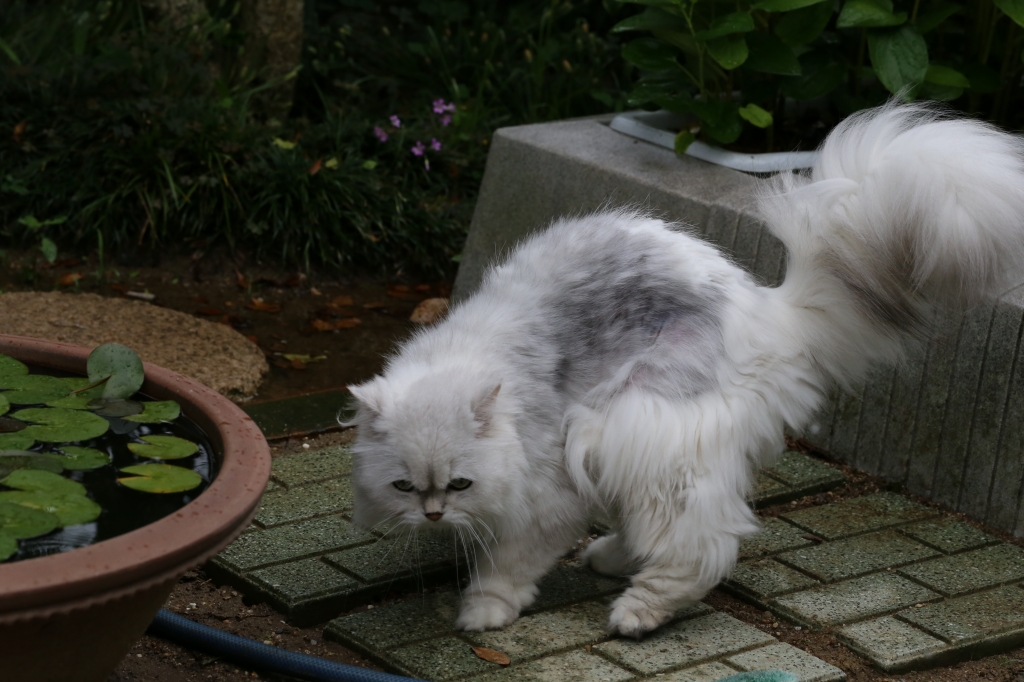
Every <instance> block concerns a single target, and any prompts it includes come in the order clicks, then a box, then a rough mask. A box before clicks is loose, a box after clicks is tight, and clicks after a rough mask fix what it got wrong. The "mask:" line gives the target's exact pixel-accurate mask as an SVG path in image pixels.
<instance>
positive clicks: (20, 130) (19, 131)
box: [11, 121, 28, 144]
mask: <svg viewBox="0 0 1024 682" xmlns="http://www.w3.org/2000/svg"><path fill="white" fill-rule="evenodd" d="M27 128H28V121H22V122H21V123H19V124H18V125H16V126H14V132H13V133H12V134H11V139H12V140H14V141H15V142H17V143H19V144H20V143H21V136H22V135H24V134H25V130H26V129H27Z"/></svg>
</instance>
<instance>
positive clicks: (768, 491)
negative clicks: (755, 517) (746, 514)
mask: <svg viewBox="0 0 1024 682" xmlns="http://www.w3.org/2000/svg"><path fill="white" fill-rule="evenodd" d="M792 494H793V489H792V488H790V487H789V486H788V485H786V484H785V483H783V482H782V481H777V480H775V479H774V478H772V477H771V476H769V475H768V474H767V473H766V472H764V471H762V472H761V473H760V474H758V476H757V478H756V479H754V489H753V490H751V491H750V501H751V502H752V503H753V505H754V507H755V508H758V509H759V508H761V507H768V506H771V505H773V504H782V503H783V502H786V501H787V500H791V499H793V497H792Z"/></svg>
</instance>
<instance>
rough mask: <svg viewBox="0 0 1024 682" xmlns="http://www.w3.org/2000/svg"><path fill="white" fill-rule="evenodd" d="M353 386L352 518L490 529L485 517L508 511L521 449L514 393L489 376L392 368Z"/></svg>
mask: <svg viewBox="0 0 1024 682" xmlns="http://www.w3.org/2000/svg"><path fill="white" fill-rule="evenodd" d="M349 390H350V391H351V392H352V395H353V396H355V398H356V399H357V400H358V403H359V410H358V413H357V416H356V418H355V420H354V422H355V423H356V424H358V427H359V431H358V434H357V437H356V441H355V444H354V446H353V449H352V451H353V455H354V462H353V483H354V486H355V493H356V495H355V514H354V521H355V522H356V524H357V525H359V526H362V527H364V528H370V527H373V526H376V525H377V524H381V523H383V522H385V521H389V520H391V519H394V520H395V521H397V522H398V523H400V524H401V525H402V526H404V527H406V528H407V529H413V530H420V529H435V528H445V527H451V526H461V527H466V526H474V527H475V528H481V527H482V526H483V524H486V527H491V528H493V525H492V521H491V519H495V518H496V517H499V516H503V515H504V514H505V513H507V511H506V509H507V507H508V506H509V503H510V502H511V500H512V498H514V497H515V496H516V495H517V494H519V493H520V492H521V483H520V482H521V481H522V478H523V470H524V465H523V462H524V458H523V453H522V447H521V445H520V443H519V439H518V438H517V436H516V431H515V426H514V422H513V419H512V417H511V415H510V414H509V402H510V401H509V400H508V398H507V396H506V395H504V394H503V393H502V388H501V384H500V383H499V382H498V381H496V380H495V379H494V378H493V377H481V376H472V375H467V374H461V373H460V372H458V371H456V370H452V371H447V372H429V373H426V374H423V375H420V376H413V377H412V378H410V377H403V376H390V374H389V375H388V376H384V377H377V378H376V379H373V380H372V381H369V382H367V383H365V384H362V385H359V386H352V387H350V389H349ZM513 506H514V505H513ZM480 522H483V523H482V524H481V523H480Z"/></svg>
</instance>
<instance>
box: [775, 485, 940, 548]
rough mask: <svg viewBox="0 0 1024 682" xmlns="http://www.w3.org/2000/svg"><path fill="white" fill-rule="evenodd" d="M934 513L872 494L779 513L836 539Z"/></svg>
mask: <svg viewBox="0 0 1024 682" xmlns="http://www.w3.org/2000/svg"><path fill="white" fill-rule="evenodd" d="M937 515H938V514H937V512H935V511H933V510H931V509H928V508H927V507H924V506H922V505H920V504H917V503H916V502H911V501H910V500H908V499H907V498H905V497H903V496H901V495H897V494H895V493H875V494H874V495H867V496H865V497H856V498H853V499H850V500H845V501H843V502H840V503H838V504H830V505H824V506H821V507H809V508H807V509H801V510H799V511H795V512H789V513H787V514H782V518H783V519H785V520H787V521H789V522H791V523H794V524H796V525H798V526H800V527H802V528H805V529H807V530H809V531H810V532H811V533H814V534H815V535H818V536H820V537H823V538H825V539H826V540H837V539H839V538H844V537H849V536H851V535H859V534H861V533H868V532H870V531H873V530H881V529H882V528H887V527H889V526H895V525H898V524H902V523H909V522H911V521H919V520H921V519H926V518H930V517H934V516H937Z"/></svg>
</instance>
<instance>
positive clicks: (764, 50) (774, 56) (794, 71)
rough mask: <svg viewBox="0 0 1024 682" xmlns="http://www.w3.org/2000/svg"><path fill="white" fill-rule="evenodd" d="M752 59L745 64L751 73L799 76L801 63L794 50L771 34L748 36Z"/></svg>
mask: <svg viewBox="0 0 1024 682" xmlns="http://www.w3.org/2000/svg"><path fill="white" fill-rule="evenodd" d="M747 47H748V48H749V49H750V57H749V58H748V59H747V61H746V63H745V64H744V65H745V66H746V67H747V68H748V69H750V70H751V71H758V72H760V73H775V74H778V75H780V76H799V75H800V61H799V60H798V59H797V58H796V55H795V54H794V53H793V50H792V49H791V48H790V47H789V45H786V43H784V42H782V41H781V40H779V38H777V37H776V36H773V35H771V34H769V33H756V32H755V33H751V34H749V35H747Z"/></svg>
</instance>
